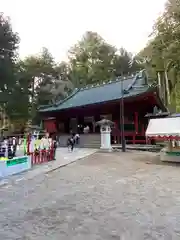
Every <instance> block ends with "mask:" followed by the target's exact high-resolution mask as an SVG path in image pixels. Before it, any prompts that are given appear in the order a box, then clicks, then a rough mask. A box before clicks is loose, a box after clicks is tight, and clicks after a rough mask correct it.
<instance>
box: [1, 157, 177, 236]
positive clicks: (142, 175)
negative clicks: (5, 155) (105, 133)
mask: <svg viewBox="0 0 180 240" xmlns="http://www.w3.org/2000/svg"><path fill="white" fill-rule="evenodd" d="M132 158H133V160H132ZM139 158H142V154H141V155H138V154H136V153H134V154H133V153H126V154H120V153H113V154H112V153H111V154H110V153H109V154H106V153H95V154H94V155H92V156H90V157H88V158H86V159H84V160H81V161H77V162H76V163H73V164H71V165H69V166H68V167H65V168H62V169H59V170H57V171H54V172H51V173H50V174H48V175H44V174H41V175H39V176H36V177H35V179H32V180H22V181H19V182H18V183H16V184H14V185H13V186H8V185H7V186H4V187H1V188H0V239H2V240H7V239H8V240H15V239H16V240H21V239H22V240H35V239H36V240H50V239H52V240H71V239H72V240H100V239H102V240H111V239H112V240H116V239H117V240H119V239H123V240H141V239H142V240H143V239H149V240H154V239H157V240H161V239H163V240H166V239H167V240H176V239H177V240H179V239H180V190H179V186H180V168H179V167H178V166H176V167H175V166H165V165H155V164H146V163H144V162H142V161H138V160H139Z"/></svg>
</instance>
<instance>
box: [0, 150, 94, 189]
mask: <svg viewBox="0 0 180 240" xmlns="http://www.w3.org/2000/svg"><path fill="white" fill-rule="evenodd" d="M97 151H98V150H97V149H88V148H75V149H74V151H73V153H72V152H69V151H68V149H67V148H57V150H56V161H51V162H48V163H44V164H40V165H35V166H33V168H32V169H31V170H29V171H27V172H23V173H21V174H17V175H14V176H10V177H7V178H3V179H0V186H3V185H7V184H12V183H13V182H19V181H21V180H24V179H26V180H30V179H32V178H34V177H36V176H37V175H39V174H42V173H44V174H45V173H48V172H49V171H53V170H55V169H57V168H60V167H63V166H66V165H68V164H71V163H73V162H74V161H77V160H79V159H81V158H84V157H87V156H89V155H91V154H93V153H95V152H97ZM20 156H22V154H21V155H20Z"/></svg>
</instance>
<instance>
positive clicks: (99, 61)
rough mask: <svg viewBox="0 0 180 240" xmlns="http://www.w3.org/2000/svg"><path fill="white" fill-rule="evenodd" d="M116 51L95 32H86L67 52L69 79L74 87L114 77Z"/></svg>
mask: <svg viewBox="0 0 180 240" xmlns="http://www.w3.org/2000/svg"><path fill="white" fill-rule="evenodd" d="M115 52H116V49H115V48H114V47H113V46H111V45H109V44H108V43H106V42H105V41H104V39H103V38H102V37H101V36H99V35H98V34H97V33H95V32H86V33H85V34H84V36H83V38H82V40H81V41H79V42H78V43H77V44H76V45H75V46H74V47H73V48H71V50H70V51H69V62H70V69H71V79H72V82H73V83H74V84H75V86H77V87H78V86H81V85H82V86H85V85H87V84H94V83H97V82H101V81H106V80H109V79H111V78H112V76H113V75H114V69H113V61H114V56H115Z"/></svg>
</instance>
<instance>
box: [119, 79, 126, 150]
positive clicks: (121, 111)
mask: <svg viewBox="0 0 180 240" xmlns="http://www.w3.org/2000/svg"><path fill="white" fill-rule="evenodd" d="M121 77H122V79H121V107H120V120H121V144H122V152H126V140H125V136H124V89H123V87H124V86H123V75H122V74H121Z"/></svg>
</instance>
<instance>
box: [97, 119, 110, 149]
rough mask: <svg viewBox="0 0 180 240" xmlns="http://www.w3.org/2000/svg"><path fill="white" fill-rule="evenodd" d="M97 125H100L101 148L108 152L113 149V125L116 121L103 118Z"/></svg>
mask: <svg viewBox="0 0 180 240" xmlns="http://www.w3.org/2000/svg"><path fill="white" fill-rule="evenodd" d="M96 125H98V126H100V132H101V149H102V150H105V151H108V152H110V151H112V146H111V126H113V125H114V123H113V122H112V121H110V120H108V119H102V120H101V121H98V122H97V123H96Z"/></svg>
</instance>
